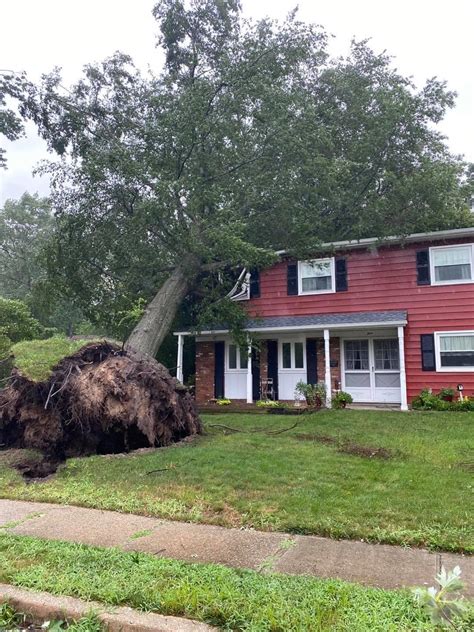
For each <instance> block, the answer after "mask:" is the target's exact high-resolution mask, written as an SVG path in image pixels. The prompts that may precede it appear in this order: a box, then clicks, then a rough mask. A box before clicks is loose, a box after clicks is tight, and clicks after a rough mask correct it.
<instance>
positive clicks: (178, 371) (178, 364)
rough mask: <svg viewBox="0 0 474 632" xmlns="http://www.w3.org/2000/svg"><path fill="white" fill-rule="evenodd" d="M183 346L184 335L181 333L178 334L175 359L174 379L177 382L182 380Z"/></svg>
mask: <svg viewBox="0 0 474 632" xmlns="http://www.w3.org/2000/svg"><path fill="white" fill-rule="evenodd" d="M183 346H184V336H183V334H178V358H177V361H176V379H177V380H178V382H182V381H183Z"/></svg>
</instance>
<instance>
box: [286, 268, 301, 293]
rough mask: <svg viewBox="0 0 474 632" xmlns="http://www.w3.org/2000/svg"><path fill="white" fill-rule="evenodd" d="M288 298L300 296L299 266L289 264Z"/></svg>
mask: <svg viewBox="0 0 474 632" xmlns="http://www.w3.org/2000/svg"><path fill="white" fill-rule="evenodd" d="M287 283H288V296H296V295H297V294H298V264H297V263H289V264H288V269H287Z"/></svg>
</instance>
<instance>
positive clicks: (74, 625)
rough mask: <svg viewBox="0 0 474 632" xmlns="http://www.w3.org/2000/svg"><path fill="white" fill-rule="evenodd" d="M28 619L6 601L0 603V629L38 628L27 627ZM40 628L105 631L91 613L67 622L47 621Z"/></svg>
mask: <svg viewBox="0 0 474 632" xmlns="http://www.w3.org/2000/svg"><path fill="white" fill-rule="evenodd" d="M30 625H31V624H30V619H29V617H28V616H27V615H25V614H23V613H21V612H16V610H14V609H13V608H12V607H11V606H10V605H9V604H8V603H2V604H0V630H3V631H6V632H8V631H10V632H15V631H16V630H23V629H28V630H30V629H31V630H33V629H34V630H39V629H40V628H39V626H34V627H33V626H31V627H29V626H30ZM41 629H42V630H45V631H47V630H51V631H53V630H54V632H59V631H60V630H67V631H68V632H105V630H104V627H103V626H102V624H101V623H100V621H99V619H98V618H97V617H96V616H95V615H94V614H91V615H89V616H85V617H81V619H79V620H78V621H72V622H70V623H69V624H67V623H66V622H64V621H48V622H44V624H43V625H42V626H41Z"/></svg>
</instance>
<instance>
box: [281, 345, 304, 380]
mask: <svg viewBox="0 0 474 632" xmlns="http://www.w3.org/2000/svg"><path fill="white" fill-rule="evenodd" d="M285 342H286V343H289V344H291V367H292V368H291V369H288V368H285V369H284V368H283V343H285ZM297 342H300V343H301V344H302V345H303V366H302V367H298V368H295V343H297ZM305 342H306V339H305V338H291V339H290V338H280V340H279V341H278V371H279V372H281V373H303V372H306V345H305Z"/></svg>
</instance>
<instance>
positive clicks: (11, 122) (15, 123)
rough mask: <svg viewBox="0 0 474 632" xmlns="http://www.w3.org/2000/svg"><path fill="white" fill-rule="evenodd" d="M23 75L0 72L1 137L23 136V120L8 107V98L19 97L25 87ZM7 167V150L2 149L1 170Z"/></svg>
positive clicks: (0, 151) (0, 153)
mask: <svg viewBox="0 0 474 632" xmlns="http://www.w3.org/2000/svg"><path fill="white" fill-rule="evenodd" d="M24 81H25V79H24V76H23V75H18V74H15V73H13V72H9V71H7V70H0V137H1V136H4V137H5V138H7V139H8V140H17V139H18V138H20V136H21V135H22V134H23V123H22V120H21V118H20V116H19V114H18V112H16V111H15V110H14V109H12V108H11V107H8V102H7V99H8V97H12V96H16V97H18V96H19V94H20V93H21V91H22V90H23V89H24V87H25V83H24ZM6 165H7V159H6V150H5V149H3V147H0V169H1V168H3V169H5V167H6Z"/></svg>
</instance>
